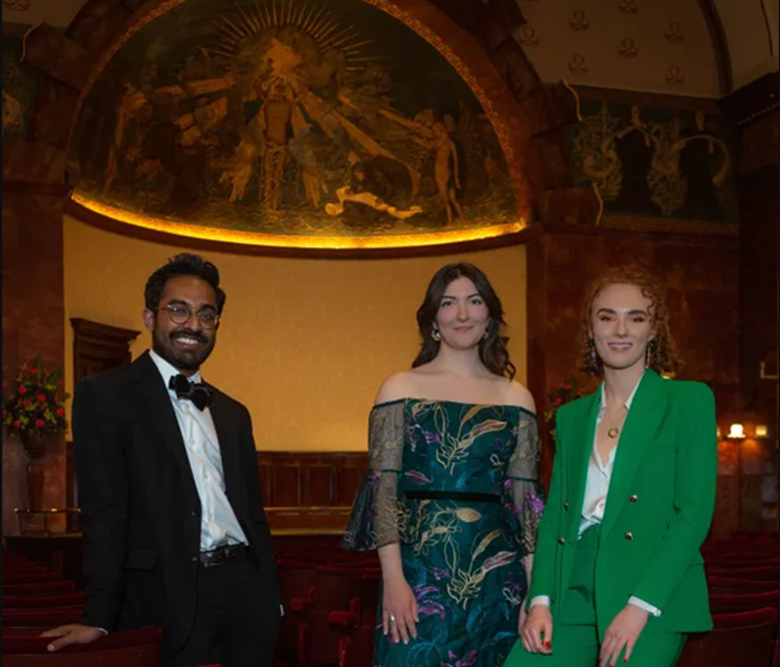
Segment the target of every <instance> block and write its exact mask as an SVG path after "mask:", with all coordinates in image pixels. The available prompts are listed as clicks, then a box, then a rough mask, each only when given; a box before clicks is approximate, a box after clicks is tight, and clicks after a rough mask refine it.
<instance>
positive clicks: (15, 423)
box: [11, 421, 21, 428]
mask: <svg viewBox="0 0 780 667" xmlns="http://www.w3.org/2000/svg"><path fill="white" fill-rule="evenodd" d="M11 426H13V427H14V428H19V427H20V426H21V424H20V423H19V422H18V421H16V422H14V423H13V424H11Z"/></svg>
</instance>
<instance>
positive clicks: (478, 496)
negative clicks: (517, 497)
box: [404, 491, 501, 505]
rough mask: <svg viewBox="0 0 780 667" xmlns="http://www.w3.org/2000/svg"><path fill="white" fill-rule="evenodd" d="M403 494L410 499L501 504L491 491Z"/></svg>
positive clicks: (499, 499) (416, 492) (412, 492)
mask: <svg viewBox="0 0 780 667" xmlns="http://www.w3.org/2000/svg"><path fill="white" fill-rule="evenodd" d="M404 495H406V497H407V498H411V499H412V500H459V501H461V502H465V503H495V504H496V505H500V504H501V497H500V496H497V495H495V494H493V493H467V492H463V491H407V492H406V493H405V494H404Z"/></svg>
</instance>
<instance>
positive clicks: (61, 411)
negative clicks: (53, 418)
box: [57, 408, 65, 417]
mask: <svg viewBox="0 0 780 667" xmlns="http://www.w3.org/2000/svg"><path fill="white" fill-rule="evenodd" d="M57 416H58V417H64V416H65V410H63V409H62V408H58V409H57Z"/></svg>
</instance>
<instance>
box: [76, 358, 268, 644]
mask: <svg viewBox="0 0 780 667" xmlns="http://www.w3.org/2000/svg"><path fill="white" fill-rule="evenodd" d="M210 410H211V415H212V417H213V419H214V425H215V427H216V431H217V435H218V437H219V446H220V450H221V453H222V466H223V472H224V480H225V487H226V492H227V497H228V500H229V502H230V505H231V507H232V508H233V511H234V512H235V515H236V518H237V519H238V521H239V523H240V525H241V528H242V529H243V531H244V534H245V535H246V537H247V539H248V540H249V545H250V549H251V554H252V558H253V559H254V561H255V563H256V565H257V567H258V568H259V569H260V571H261V572H262V573H263V576H265V577H266V578H267V582H268V596H267V603H268V604H269V605H273V606H274V608H275V609H278V605H279V586H278V581H277V576H276V570H275V564H274V551H273V545H272V542H271V534H270V530H269V528H268V524H267V522H266V518H265V512H264V511H263V504H262V496H261V491H260V479H259V475H258V471H257V457H256V453H255V445H254V438H253V436H252V423H251V418H250V416H249V412H248V411H247V409H246V408H245V407H244V406H243V405H241V404H240V403H238V402H237V401H234V400H233V399H231V398H230V397H228V396H226V395H225V394H223V393H222V392H220V391H218V390H215V393H214V399H213V401H212V403H211V405H210ZM73 440H74V452H75V460H76V473H77V477H78V483H79V498H80V504H81V511H82V525H83V532H84V573H85V575H86V578H87V582H88V583H87V589H86V606H85V610H84V615H83V617H82V622H83V623H85V624H86V625H91V626H97V627H101V628H105V629H106V630H108V631H112V630H115V629H126V628H132V627H141V626H145V625H158V626H160V627H161V628H162V629H163V634H164V642H165V644H164V648H165V649H166V652H170V653H174V652H176V651H177V650H178V649H179V648H181V647H182V646H183V644H184V642H185V641H186V639H187V637H188V635H189V632H190V629H191V628H192V623H193V620H194V616H195V605H196V592H197V585H196V584H197V573H198V568H199V567H200V566H199V562H198V554H199V551H200V527H201V507H200V499H199V497H198V493H197V489H196V487H195V481H194V479H193V476H192V470H191V468H190V463H189V460H188V458H187V452H186V450H185V446H184V441H183V439H182V436H181V431H180V429H179V424H178V422H177V420H176V414H175V412H174V410H173V406H172V405H171V400H170V396H169V394H168V390H167V388H166V386H165V383H164V381H163V379H162V376H161V375H160V372H159V371H158V369H157V366H156V365H155V363H154V361H153V360H152V358H151V357H150V356H149V354H148V353H145V354H144V355H142V356H141V357H140V358H139V359H138V360H137V361H135V362H134V363H133V364H131V365H129V366H124V367H121V368H116V369H112V370H109V371H107V372H105V373H101V374H98V375H94V376H89V377H87V378H85V379H84V380H82V381H81V382H80V383H79V385H78V387H77V388H76V392H75V396H74V401H73ZM276 613H278V612H276Z"/></svg>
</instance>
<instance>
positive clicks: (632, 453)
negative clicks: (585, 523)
mask: <svg viewBox="0 0 780 667" xmlns="http://www.w3.org/2000/svg"><path fill="white" fill-rule="evenodd" d="M664 382H665V380H664V379H663V378H661V376H659V375H658V374H657V373H655V372H654V371H645V374H644V375H643V376H642V379H641V381H640V384H639V387H638V388H637V391H636V394H635V395H634V400H633V401H632V403H631V408H630V409H629V411H628V416H627V417H626V421H625V424H624V425H623V432H622V433H621V434H620V440H619V441H618V448H617V452H616V454H615V465H614V468H613V469H612V479H611V480H610V483H609V495H608V499H607V507H606V509H605V511H604V521H603V523H602V527H601V530H602V536H604V535H606V534H607V533H608V532H609V530H610V529H611V528H612V526H613V525H614V523H615V519H617V517H618V515H619V514H620V511H621V510H622V509H623V506H624V505H625V503H626V502H628V498H629V495H630V489H631V484H632V482H633V481H634V476H635V475H636V471H637V467H638V466H639V463H640V462H641V460H642V457H643V455H644V452H645V449H646V448H647V445H648V444H649V443H650V441H651V440H653V438H654V436H655V434H656V432H657V430H658V427H659V426H660V425H661V422H662V420H663V417H664V414H665V412H666V410H665V406H666V393H665V391H664V389H665V387H664V384H663V383H664Z"/></svg>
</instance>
